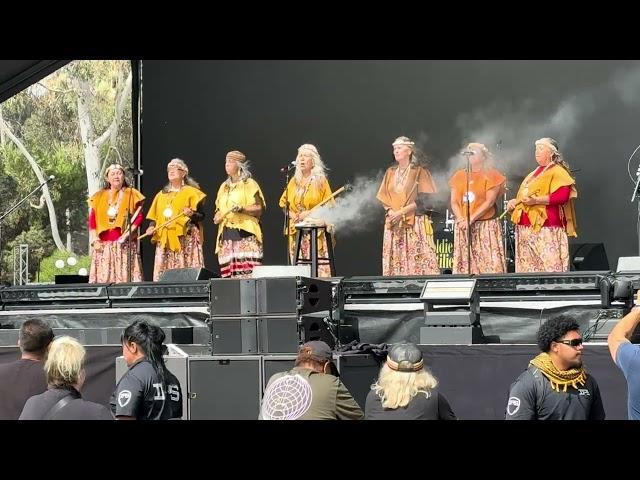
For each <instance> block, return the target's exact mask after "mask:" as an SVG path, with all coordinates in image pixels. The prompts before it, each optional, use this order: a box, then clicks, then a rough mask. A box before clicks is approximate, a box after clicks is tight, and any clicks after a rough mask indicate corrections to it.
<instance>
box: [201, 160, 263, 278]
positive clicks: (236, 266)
mask: <svg viewBox="0 0 640 480" xmlns="http://www.w3.org/2000/svg"><path fill="white" fill-rule="evenodd" d="M224 168H225V171H226V172H227V175H228V176H229V177H228V178H227V179H226V180H225V181H224V182H223V183H222V185H220V188H219V189H218V195H217V196H216V210H215V214H214V217H213V222H214V223H215V224H216V225H218V236H217V238H216V253H217V254H218V263H219V264H220V276H222V277H223V278H228V277H234V278H243V277H250V276H251V273H252V272H253V267H255V266H256V265H261V264H262V256H263V254H264V250H263V246H262V228H261V226H260V221H259V219H260V216H261V215H262V212H263V211H264V209H265V206H266V204H265V201H264V195H263V194H262V190H260V186H259V185H258V183H257V182H256V181H255V180H254V179H253V178H251V171H250V170H249V162H248V161H247V157H246V156H245V155H244V153H242V152H239V151H237V150H234V151H231V152H229V153H227V156H226V159H225V163H224Z"/></svg>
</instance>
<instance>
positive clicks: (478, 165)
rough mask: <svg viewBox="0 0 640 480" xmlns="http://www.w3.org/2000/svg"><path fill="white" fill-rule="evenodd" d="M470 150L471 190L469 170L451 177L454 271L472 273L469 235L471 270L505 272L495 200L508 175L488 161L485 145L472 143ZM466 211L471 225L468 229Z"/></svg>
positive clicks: (468, 149)
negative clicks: (453, 220) (454, 220)
mask: <svg viewBox="0 0 640 480" xmlns="http://www.w3.org/2000/svg"><path fill="white" fill-rule="evenodd" d="M467 151H468V152H469V166H470V168H471V174H470V175H469V183H468V186H469V191H468V192H467V171H466V169H465V170H458V171H457V172H455V173H454V174H453V176H452V177H451V180H449V186H450V187H451V210H453V214H454V215H455V217H456V223H455V228H454V240H453V273H469V268H468V265H467V264H468V262H469V250H468V249H467V235H469V237H470V238H469V240H470V243H471V249H470V253H471V255H470V259H471V273H474V274H479V273H504V272H505V261H504V258H505V257H504V244H503V243H502V230H501V229H500V222H499V221H498V219H497V218H496V212H497V209H496V202H497V200H498V197H499V196H500V194H501V193H502V189H503V187H504V183H505V181H506V178H505V176H504V175H502V174H501V173H500V172H499V171H498V170H496V169H495V168H493V167H492V166H490V165H489V164H488V163H489V160H490V157H491V153H490V152H489V149H487V147H486V146H485V145H483V144H482V143H470V144H469V145H468V146H467ZM471 152H473V154H471ZM468 208H469V212H467V209H468ZM467 213H468V215H469V225H470V227H471V228H470V229H469V231H468V232H467V229H468V228H469V225H467Z"/></svg>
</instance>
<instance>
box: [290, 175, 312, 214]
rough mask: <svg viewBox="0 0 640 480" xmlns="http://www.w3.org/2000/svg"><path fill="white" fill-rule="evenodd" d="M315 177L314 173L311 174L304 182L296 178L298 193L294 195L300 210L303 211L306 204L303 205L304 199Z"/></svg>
mask: <svg viewBox="0 0 640 480" xmlns="http://www.w3.org/2000/svg"><path fill="white" fill-rule="evenodd" d="M312 179H313V175H309V177H308V178H307V179H306V180H305V179H303V183H299V182H298V180H296V193H295V195H294V198H295V204H296V206H297V207H298V210H300V211H303V210H304V206H303V205H302V201H303V200H304V197H305V195H306V194H307V191H308V190H309V187H310V186H311V180H312Z"/></svg>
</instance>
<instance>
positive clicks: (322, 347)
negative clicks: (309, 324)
mask: <svg viewBox="0 0 640 480" xmlns="http://www.w3.org/2000/svg"><path fill="white" fill-rule="evenodd" d="M304 347H307V348H309V349H311V356H312V357H314V358H315V359H316V360H318V361H320V362H330V361H331V360H332V359H333V355H332V353H331V347H330V346H329V345H327V344H326V343H325V342H323V341H320V340H313V341H311V342H307V343H305V344H303V345H302V346H300V349H299V351H300V350H302V349H303V348H304Z"/></svg>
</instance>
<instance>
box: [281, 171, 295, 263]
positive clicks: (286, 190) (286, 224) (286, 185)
mask: <svg viewBox="0 0 640 480" xmlns="http://www.w3.org/2000/svg"><path fill="white" fill-rule="evenodd" d="M292 168H293V166H292V165H291V164H289V165H287V167H286V169H285V170H284V229H283V230H284V238H285V239H286V241H285V242H284V243H285V247H286V249H287V265H291V262H292V259H291V252H290V250H289V217H290V213H289V180H290V179H291V176H290V175H289V173H290V172H291V170H292Z"/></svg>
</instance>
